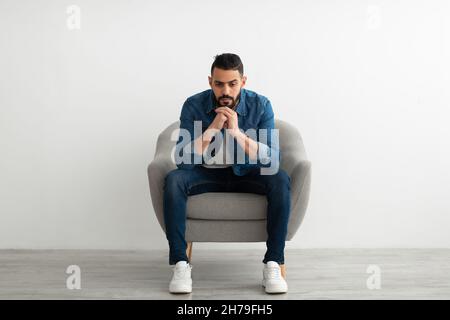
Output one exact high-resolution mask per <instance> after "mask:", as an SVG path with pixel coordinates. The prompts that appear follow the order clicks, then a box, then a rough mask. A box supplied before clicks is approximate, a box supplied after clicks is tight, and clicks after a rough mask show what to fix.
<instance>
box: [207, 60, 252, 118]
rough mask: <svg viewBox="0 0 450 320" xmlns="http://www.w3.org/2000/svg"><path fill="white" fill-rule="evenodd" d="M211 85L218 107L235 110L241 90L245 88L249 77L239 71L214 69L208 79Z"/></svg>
mask: <svg viewBox="0 0 450 320" xmlns="http://www.w3.org/2000/svg"><path fill="white" fill-rule="evenodd" d="M208 80H209V85H210V86H211V89H212V90H213V92H214V96H215V98H216V103H217V107H229V108H232V109H233V108H235V107H236V103H237V101H238V98H239V93H240V92H241V88H242V87H244V85H245V81H246V80H247V77H245V76H242V77H241V74H240V73H239V71H238V70H223V69H219V68H214V69H213V73H212V75H211V76H210V77H208Z"/></svg>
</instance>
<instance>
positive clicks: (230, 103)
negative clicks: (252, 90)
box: [214, 93, 241, 109]
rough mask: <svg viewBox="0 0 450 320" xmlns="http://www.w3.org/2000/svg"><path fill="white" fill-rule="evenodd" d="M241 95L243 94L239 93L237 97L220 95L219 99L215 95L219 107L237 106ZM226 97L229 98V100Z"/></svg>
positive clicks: (233, 107)
mask: <svg viewBox="0 0 450 320" xmlns="http://www.w3.org/2000/svg"><path fill="white" fill-rule="evenodd" d="M240 97H241V94H240V93H239V94H238V96H237V97H236V99H235V98H233V97H231V96H227V95H223V96H220V97H219V98H218V99H217V98H216V97H214V100H215V103H216V106H217V107H228V108H231V109H235V108H236V104H237V103H238V102H239V98H240ZM224 99H229V100H228V101H226V100H224Z"/></svg>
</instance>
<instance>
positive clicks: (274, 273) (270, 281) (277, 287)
mask: <svg viewBox="0 0 450 320" xmlns="http://www.w3.org/2000/svg"><path fill="white" fill-rule="evenodd" d="M262 285H263V287H265V289H266V293H285V292H287V291H288V285H287V282H286V280H284V278H283V277H282V276H281V269H280V265H279V264H278V263H277V262H275V261H268V262H267V263H266V264H265V265H264V269H263V281H262Z"/></svg>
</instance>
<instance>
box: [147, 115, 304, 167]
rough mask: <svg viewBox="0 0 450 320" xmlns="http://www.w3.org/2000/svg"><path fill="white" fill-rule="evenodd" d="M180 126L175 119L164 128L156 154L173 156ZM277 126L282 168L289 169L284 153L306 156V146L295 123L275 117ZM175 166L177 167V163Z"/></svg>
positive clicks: (165, 156) (159, 137)
mask: <svg viewBox="0 0 450 320" xmlns="http://www.w3.org/2000/svg"><path fill="white" fill-rule="evenodd" d="M179 126H180V121H175V122H173V123H172V124H170V125H169V126H168V127H167V128H166V129H164V130H163V131H162V132H161V133H160V134H159V136H158V141H157V144H156V153H155V156H163V157H164V158H171V157H172V152H173V150H174V147H175V144H176V142H177V141H176V140H177V137H178V135H177V132H178V130H177V129H178V128H179ZM275 128H276V129H278V130H279V138H280V151H281V164H280V167H281V168H282V169H287V168H286V166H287V163H286V161H285V160H284V159H285V157H284V156H283V155H288V154H289V153H296V154H298V155H299V156H300V157H302V158H306V153H305V147H304V145H303V140H302V137H301V135H300V132H299V131H298V130H297V128H295V127H294V126H293V125H291V124H289V123H288V122H286V121H283V120H280V119H275ZM173 167H174V168H176V165H175V163H173Z"/></svg>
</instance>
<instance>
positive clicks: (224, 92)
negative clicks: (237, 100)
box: [222, 86, 231, 96]
mask: <svg viewBox="0 0 450 320" xmlns="http://www.w3.org/2000/svg"><path fill="white" fill-rule="evenodd" d="M230 92H231V90H230V87H228V86H223V89H222V95H223V96H229V95H230Z"/></svg>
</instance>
